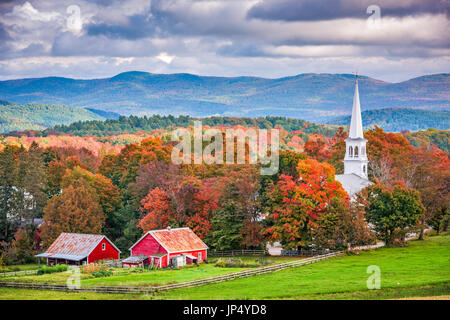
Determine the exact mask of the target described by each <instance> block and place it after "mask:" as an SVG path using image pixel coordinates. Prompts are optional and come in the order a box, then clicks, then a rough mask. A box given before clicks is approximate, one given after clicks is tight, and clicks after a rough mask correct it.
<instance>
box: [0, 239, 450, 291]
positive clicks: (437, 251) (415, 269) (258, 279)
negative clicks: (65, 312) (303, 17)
mask: <svg viewBox="0 0 450 320" xmlns="http://www.w3.org/2000/svg"><path fill="white" fill-rule="evenodd" d="M449 259H450V233H447V234H446V235H443V236H434V237H429V238H426V240H425V241H418V240H415V241H410V242H409V245H408V246H407V247H403V248H381V249H377V250H373V251H367V252H362V253H361V254H359V255H351V256H342V257H335V258H330V259H328V260H324V261H321V262H319V263H315V264H311V265H307V266H301V267H297V268H292V269H287V270H283V271H279V272H275V273H270V274H266V275H262V276H255V277H250V278H245V279H238V280H233V281H228V282H222V283H218V284H212V285H207V286H202V287H196V288H190V289H180V290H173V291H168V292H165V293H164V294H162V295H160V296H150V295H105V294H98V293H60V292H49V291H38V290H22V289H0V299H13V298H17V299H19V298H20V299H155V298H156V299H398V298H405V297H427V296H444V297H445V296H447V297H448V296H449V295H450V261H449ZM370 265H377V266H379V267H380V270H381V289H380V290H368V289H367V286H366V281H367V278H368V277H369V274H367V273H366V270H367V267H368V266H370ZM238 270H240V268H226V269H222V268H216V267H214V266H213V265H212V264H209V265H202V266H200V267H198V268H190V269H183V270H167V271H162V270H160V271H152V272H146V273H136V274H127V275H114V276H112V277H107V278H95V279H85V280H83V281H82V283H83V284H100V283H101V284H111V285H117V284H123V285H146V284H157V283H167V282H176V281H186V280H192V279H197V278H202V277H209V276H214V275H217V274H221V273H225V272H234V271H238ZM55 275H56V274H52V275H48V276H55ZM45 276H46V275H43V276H40V277H45ZM33 277H37V276H27V277H20V278H21V280H23V279H24V278H33ZM41 279H43V278H41Z"/></svg>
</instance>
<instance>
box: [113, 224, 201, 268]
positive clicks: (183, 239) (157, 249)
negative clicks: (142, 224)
mask: <svg viewBox="0 0 450 320" xmlns="http://www.w3.org/2000/svg"><path fill="white" fill-rule="evenodd" d="M130 251H131V256H130V257H129V258H127V259H125V260H123V261H122V265H123V266H124V267H131V266H138V265H142V264H150V265H152V266H156V267H159V268H164V267H167V266H169V265H175V266H180V265H183V264H185V263H187V264H191V263H198V262H202V261H204V260H206V256H207V251H208V246H207V245H206V244H205V243H204V242H203V241H202V240H201V239H200V238H199V237H197V235H196V234H195V233H194V232H193V231H192V230H191V229H190V228H176V229H171V228H167V229H163V230H151V231H149V232H147V233H146V234H145V235H144V236H142V238H140V239H139V240H138V241H137V242H136V243H135V244H134V245H133V246H132V247H131V248H130Z"/></svg>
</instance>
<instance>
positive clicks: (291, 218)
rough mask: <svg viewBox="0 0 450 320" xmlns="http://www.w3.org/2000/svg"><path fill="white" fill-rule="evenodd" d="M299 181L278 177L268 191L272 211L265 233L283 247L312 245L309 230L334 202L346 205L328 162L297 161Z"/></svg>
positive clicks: (344, 194) (343, 194)
mask: <svg viewBox="0 0 450 320" xmlns="http://www.w3.org/2000/svg"><path fill="white" fill-rule="evenodd" d="M297 172H298V179H294V178H293V177H292V176H287V175H281V176H280V179H279V181H278V184H277V185H276V186H275V187H274V188H273V190H272V192H271V199H270V201H271V203H272V206H271V212H270V213H269V216H268V219H267V220H268V221H267V222H268V226H267V228H266V230H265V234H266V236H267V237H268V239H269V240H271V241H280V242H281V243H282V244H283V247H284V248H297V247H303V246H307V245H308V244H310V243H311V240H312V237H311V230H313V229H314V228H317V224H316V221H317V219H318V218H319V217H320V216H321V215H322V214H324V213H326V212H327V211H328V210H329V208H330V206H331V205H332V201H333V200H334V199H336V200H338V201H340V202H345V203H348V202H349V198H348V195H347V193H346V192H345V191H344V189H343V188H342V186H341V184H340V183H339V182H337V181H335V179H334V175H335V171H334V168H333V166H331V165H329V164H328V163H320V162H318V161H317V160H314V159H306V160H300V161H299V162H298V166H297Z"/></svg>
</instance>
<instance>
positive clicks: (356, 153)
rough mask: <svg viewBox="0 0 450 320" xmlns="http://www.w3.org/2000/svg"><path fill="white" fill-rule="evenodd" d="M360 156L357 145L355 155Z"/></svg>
mask: <svg viewBox="0 0 450 320" xmlns="http://www.w3.org/2000/svg"><path fill="white" fill-rule="evenodd" d="M357 156H358V147H355V157H357Z"/></svg>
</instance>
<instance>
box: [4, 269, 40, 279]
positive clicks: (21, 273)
mask: <svg viewBox="0 0 450 320" xmlns="http://www.w3.org/2000/svg"><path fill="white" fill-rule="evenodd" d="M36 273H37V269H35V270H22V271H11V272H1V273H0V278H5V277H16V276H25V275H31V274H36Z"/></svg>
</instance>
